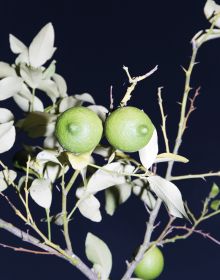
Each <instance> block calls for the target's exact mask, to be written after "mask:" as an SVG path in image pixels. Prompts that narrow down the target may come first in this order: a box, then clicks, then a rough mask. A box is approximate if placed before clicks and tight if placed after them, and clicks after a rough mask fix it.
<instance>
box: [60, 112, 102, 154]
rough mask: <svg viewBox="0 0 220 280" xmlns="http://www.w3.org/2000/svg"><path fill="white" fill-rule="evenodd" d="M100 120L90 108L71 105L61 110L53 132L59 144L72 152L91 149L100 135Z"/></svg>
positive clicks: (84, 151)
mask: <svg viewBox="0 0 220 280" xmlns="http://www.w3.org/2000/svg"><path fill="white" fill-rule="evenodd" d="M102 132H103V127H102V121H101V120H100V118H99V117H98V116H97V115H96V113H94V112H93V111H92V110H90V109H88V108H85V107H73V108H70V109H68V110H66V111H65V112H63V113H62V114H61V115H60V116H59V118H58V119H57V122H56V129H55V134H56V137H57V140H58V142H59V143H60V145H61V146H62V147H63V148H64V149H65V150H67V151H70V152H73V153H86V152H89V151H91V150H93V149H94V148H95V147H96V146H97V145H98V143H99V141H100V140H101V137H102Z"/></svg>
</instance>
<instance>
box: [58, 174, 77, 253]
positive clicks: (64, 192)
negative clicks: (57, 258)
mask: <svg viewBox="0 0 220 280" xmlns="http://www.w3.org/2000/svg"><path fill="white" fill-rule="evenodd" d="M79 173H80V171H79V170H75V172H74V173H73V175H72V177H71V178H70V181H69V183H68V184H67V186H66V188H65V182H64V169H63V174H62V184H61V185H62V218H63V231H64V232H63V233H64V238H65V241H66V246H67V249H68V251H69V253H71V254H72V253H73V249H72V243H71V240H70V235H69V219H68V218H67V196H68V193H69V191H70V190H71V188H72V186H73V184H74V182H75V180H76V178H77V176H78V175H79Z"/></svg>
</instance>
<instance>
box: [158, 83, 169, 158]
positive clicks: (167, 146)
mask: <svg viewBox="0 0 220 280" xmlns="http://www.w3.org/2000/svg"><path fill="white" fill-rule="evenodd" d="M161 89H162V87H159V88H158V92H157V95H158V104H159V107H160V113H161V119H162V125H161V129H162V133H163V138H164V142H165V146H166V152H167V153H169V152H170V148H169V140H168V137H167V130H166V120H167V116H166V115H165V113H164V108H163V99H162V97H161Z"/></svg>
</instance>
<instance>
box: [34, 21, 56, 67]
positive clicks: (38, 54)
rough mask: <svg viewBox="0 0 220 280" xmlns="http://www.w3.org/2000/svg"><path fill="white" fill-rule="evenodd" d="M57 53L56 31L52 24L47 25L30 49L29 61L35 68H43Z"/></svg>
mask: <svg viewBox="0 0 220 280" xmlns="http://www.w3.org/2000/svg"><path fill="white" fill-rule="evenodd" d="M54 51H55V48H54V29H53V25H52V24H51V23H48V24H47V25H45V26H44V27H43V28H42V29H41V30H40V32H39V33H38V34H37V35H36V37H35V38H34V39H33V41H32V42H31V44H30V47H29V60H30V64H31V66H33V67H36V68H37V67H40V66H42V65H43V64H44V63H45V62H46V61H47V60H48V59H50V58H51V57H52V55H53V53H54Z"/></svg>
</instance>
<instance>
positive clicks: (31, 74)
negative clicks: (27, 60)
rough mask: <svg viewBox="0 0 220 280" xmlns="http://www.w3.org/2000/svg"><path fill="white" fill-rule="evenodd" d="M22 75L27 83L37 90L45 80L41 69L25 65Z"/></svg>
mask: <svg viewBox="0 0 220 280" xmlns="http://www.w3.org/2000/svg"><path fill="white" fill-rule="evenodd" d="M20 74H21V77H22V78H23V80H24V81H25V83H26V84H28V85H29V86H30V87H31V88H33V89H36V88H37V87H38V85H39V84H40V83H41V81H42V79H43V73H42V70H41V69H40V68H30V67H28V66H26V65H25V64H21V66H20Z"/></svg>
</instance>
